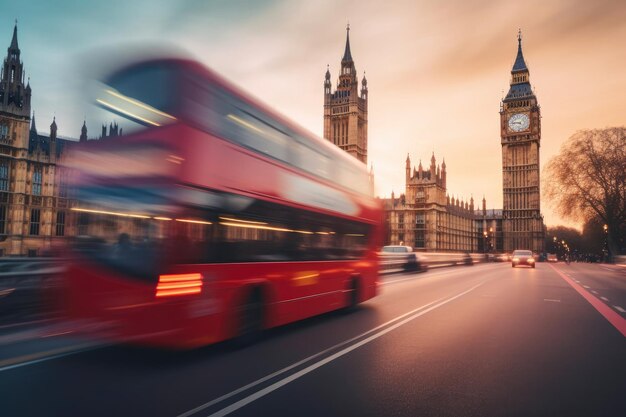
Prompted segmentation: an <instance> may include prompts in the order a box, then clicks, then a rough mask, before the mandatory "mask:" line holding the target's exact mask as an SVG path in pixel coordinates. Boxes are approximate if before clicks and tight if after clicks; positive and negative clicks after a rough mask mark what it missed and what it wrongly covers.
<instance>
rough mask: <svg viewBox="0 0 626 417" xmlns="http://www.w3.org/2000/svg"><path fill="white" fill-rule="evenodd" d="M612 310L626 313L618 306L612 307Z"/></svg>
mask: <svg viewBox="0 0 626 417" xmlns="http://www.w3.org/2000/svg"><path fill="white" fill-rule="evenodd" d="M613 308H614V309H616V310H617V311H619V312H620V313H626V310H624V309H623V308H621V307H620V306H613Z"/></svg>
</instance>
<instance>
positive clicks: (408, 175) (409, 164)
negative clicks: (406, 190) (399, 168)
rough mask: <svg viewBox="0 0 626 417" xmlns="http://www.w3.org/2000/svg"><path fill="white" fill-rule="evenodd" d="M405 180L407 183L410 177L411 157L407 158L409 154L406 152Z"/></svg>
mask: <svg viewBox="0 0 626 417" xmlns="http://www.w3.org/2000/svg"><path fill="white" fill-rule="evenodd" d="M405 170H406V182H407V183H408V182H409V181H410V179H411V158H409V154H408V153H407V154H406V168H405Z"/></svg>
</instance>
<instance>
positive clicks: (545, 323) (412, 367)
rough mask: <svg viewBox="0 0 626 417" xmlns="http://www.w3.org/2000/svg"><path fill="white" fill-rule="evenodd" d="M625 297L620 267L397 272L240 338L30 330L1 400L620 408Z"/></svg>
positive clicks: (191, 410) (157, 406)
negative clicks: (336, 302) (167, 339)
mask: <svg viewBox="0 0 626 417" xmlns="http://www.w3.org/2000/svg"><path fill="white" fill-rule="evenodd" d="M587 287H588V288H587ZM593 291H595V293H594V292H593ZM601 297H604V298H606V300H607V301H605V300H604V299H603V298H601ZM603 306H604V307H603ZM617 307H620V308H622V309H626V269H625V268H620V267H617V266H605V265H595V264H594V265H587V264H570V265H565V264H562V263H559V264H554V265H549V264H546V263H541V264H538V265H537V268H536V269H531V268H514V269H513V268H511V266H510V264H508V263H506V264H487V265H476V266H471V267H456V268H447V269H439V270H433V271H429V272H427V273H423V274H407V275H392V276H387V277H384V278H383V280H382V286H381V293H380V295H379V296H378V297H376V298H375V299H373V300H370V301H368V302H366V303H364V304H363V305H362V306H361V308H359V309H358V310H357V311H355V312H352V313H349V314H346V313H340V312H338V313H332V314H326V315H324V316H320V317H316V318H313V319H310V320H306V321H304V322H301V323H297V324H294V325H289V326H285V327H282V328H279V329H275V330H272V331H269V332H268V333H267V334H266V336H265V337H264V338H263V340H261V341H260V342H259V343H257V344H255V345H253V346H250V347H247V348H244V349H234V348H233V347H232V346H230V345H229V344H220V345H216V346H211V347H208V348H205V349H200V350H197V351H193V352H185V353H180V352H178V353H172V352H160V351H149V350H143V349H136V348H129V347H120V346H108V347H96V348H95V349H94V348H93V347H88V350H82V351H77V352H74V351H73V350H72V349H71V346H72V345H71V343H69V342H68V344H67V346H69V347H70V348H68V349H66V350H63V349H61V350H59V348H58V346H57V345H59V346H62V345H63V343H62V341H64V340H66V341H67V340H69V339H67V336H59V337H58V338H56V339H55V338H52V339H46V341H45V342H44V341H38V342H35V343H36V344H37V345H40V346H48V345H54V346H57V347H55V348H54V349H51V350H49V351H48V352H49V353H50V355H52V356H46V355H45V352H46V351H45V349H42V350H41V352H40V354H32V352H33V348H32V344H33V342H30V347H29V349H30V350H29V351H28V352H30V353H29V355H23V356H22V357H19V355H18V353H19V351H20V350H21V348H19V346H20V345H19V344H13V345H12V346H10V345H5V346H2V347H0V350H4V352H5V356H4V359H2V360H0V415H2V416H141V415H146V416H225V415H229V416H492V415H493V416H535V415H546V416H548V415H549V416H623V415H626V336H625V335H624V332H626V325H625V323H626V313H624V312H623V311H620V309H618V308H617ZM51 340H54V342H52V341H51ZM55 343H56V344H55ZM46 344H47V345H46ZM83 348H84V346H83ZM11 349H12V350H11ZM6 352H9V353H8V354H7V353H6ZM0 353H1V352H0ZM7 355H8V356H9V357H7ZM11 355H14V356H15V355H16V356H15V357H14V358H13V359H12V358H11V357H10V356H11Z"/></svg>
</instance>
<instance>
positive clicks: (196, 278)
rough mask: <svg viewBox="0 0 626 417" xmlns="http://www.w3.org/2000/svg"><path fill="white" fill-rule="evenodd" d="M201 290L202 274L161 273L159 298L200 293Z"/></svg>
mask: <svg viewBox="0 0 626 417" xmlns="http://www.w3.org/2000/svg"><path fill="white" fill-rule="evenodd" d="M200 292H202V275H200V274H199V273H194V274H173V275H159V283H158V284H157V288H156V296H157V298H158V297H169V296H174V295H190V294H200Z"/></svg>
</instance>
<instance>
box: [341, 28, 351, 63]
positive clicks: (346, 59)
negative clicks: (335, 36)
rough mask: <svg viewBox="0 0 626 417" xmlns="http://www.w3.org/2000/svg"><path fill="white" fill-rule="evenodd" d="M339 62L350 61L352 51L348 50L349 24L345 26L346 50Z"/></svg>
mask: <svg viewBox="0 0 626 417" xmlns="http://www.w3.org/2000/svg"><path fill="white" fill-rule="evenodd" d="M341 62H352V53H351V52H350V24H349V23H348V26H346V50H345V51H344V52H343V58H341Z"/></svg>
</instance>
